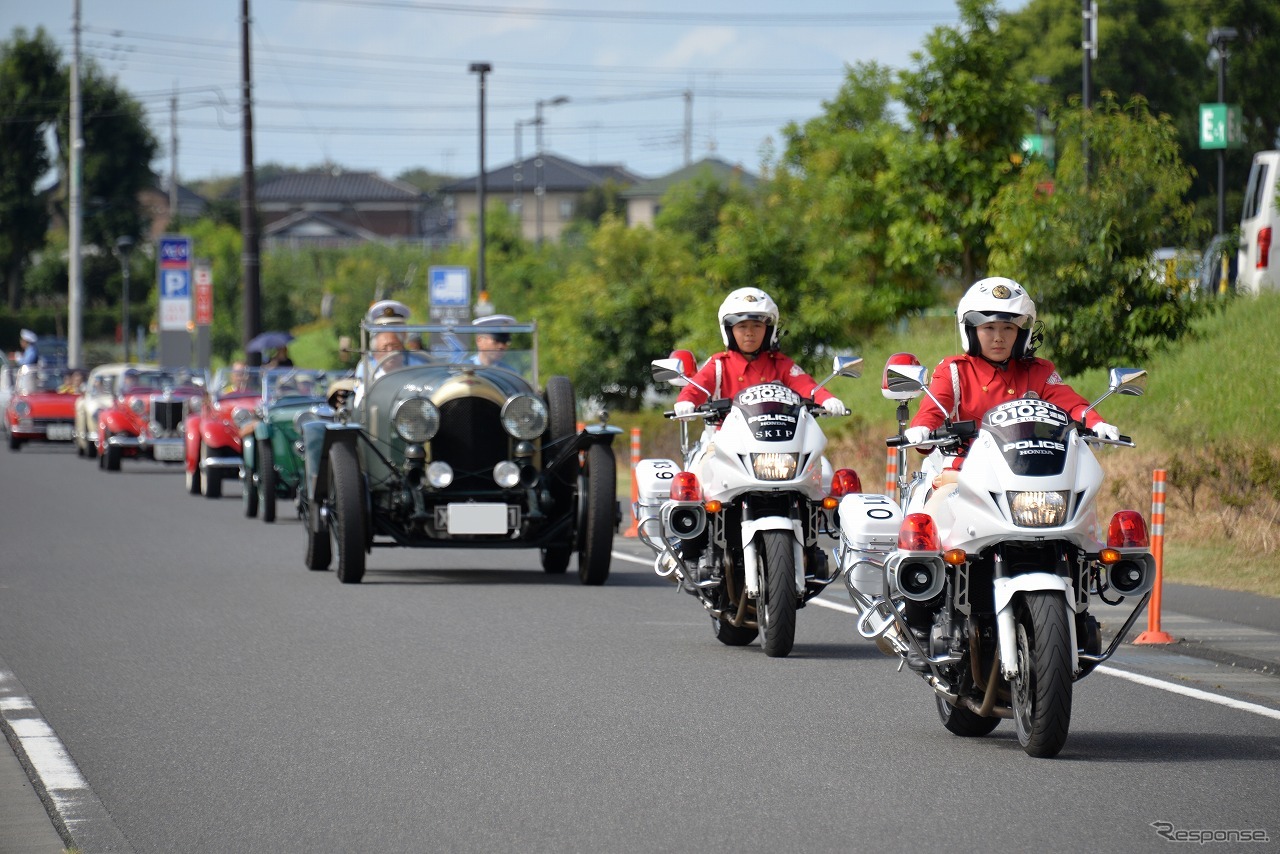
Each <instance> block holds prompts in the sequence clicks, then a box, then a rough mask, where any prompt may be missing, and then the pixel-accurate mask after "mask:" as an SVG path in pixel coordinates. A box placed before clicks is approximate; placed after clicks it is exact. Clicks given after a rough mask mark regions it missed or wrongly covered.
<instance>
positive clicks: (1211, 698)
mask: <svg viewBox="0 0 1280 854" xmlns="http://www.w3.org/2000/svg"><path fill="white" fill-rule="evenodd" d="M613 556H614V557H616V558H619V559H621V560H629V561H632V562H634V563H642V564H644V565H646V566H648V565H649V564H650V561H647V560H641V559H640V558H636V557H632V556H631V555H626V554H623V553H622V552H613ZM809 604H810V605H819V606H821V607H823V608H830V609H831V610H833V611H842V612H844V613H846V614H853V615H855V616H856V615H858V614H859V613H860V612H859V611H858V609H857V608H854V607H851V606H849V605H845V604H843V603H841V602H833V601H831V600H828V599H823V598H821V597H817V598H814V599H810V600H809ZM1097 671H1098V672H1099V673H1105V674H1107V675H1108V676H1115V677H1118V678H1120V679H1128V680H1129V681H1130V682H1136V683H1138V684H1139V685H1146V686H1147V687H1148V688H1158V689H1159V690H1161V691H1168V692H1169V693H1171V694H1181V695H1182V696H1184V697H1191V698H1193V699H1196V700H1204V701H1205V702H1207V703H1216V704H1218V705H1219V706H1226V707H1227V708H1229V709H1237V710H1239V711H1242V712H1251V713H1253V714H1255V715H1262V716H1263V717H1266V718H1273V719H1275V720H1278V721H1280V710H1277V709H1271V708H1268V707H1266V706H1260V705H1258V704H1257V703H1247V702H1245V701H1244V700H1236V699H1233V698H1231V697H1224V696H1223V695H1221V694H1214V693H1212V692H1210V691H1202V690H1200V689H1199V688H1191V687H1188V686H1185V685H1179V684H1177V683H1175V682H1166V681H1165V680H1163V679H1153V678H1152V677H1150V676H1141V675H1139V674H1137V673H1130V672H1129V671H1127V670H1117V669H1116V668H1114V667H1108V666H1106V665H1098V667H1097Z"/></svg>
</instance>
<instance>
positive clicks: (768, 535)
mask: <svg viewBox="0 0 1280 854" xmlns="http://www.w3.org/2000/svg"><path fill="white" fill-rule="evenodd" d="M791 543H792V537H791V534H790V532H788V531H761V532H760V542H759V545H758V546H757V552H756V554H757V555H758V558H757V559H758V560H761V561H763V564H764V565H763V566H762V567H761V569H762V570H763V572H762V573H761V574H762V576H763V577H764V585H763V588H764V589H762V590H761V591H760V601H759V602H758V603H757V604H756V609H757V611H759V613H760V631H761V632H762V634H763V635H764V641H763V642H764V654H765V655H767V656H769V657H770V658H782V657H784V656H787V655H789V654H790V653H791V647H792V646H793V645H794V644H795V640H796V580H795V579H796V559H795V553H794V552H793V551H792V550H791Z"/></svg>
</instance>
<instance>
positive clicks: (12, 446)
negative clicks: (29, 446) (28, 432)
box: [9, 436, 22, 451]
mask: <svg viewBox="0 0 1280 854" xmlns="http://www.w3.org/2000/svg"><path fill="white" fill-rule="evenodd" d="M9 450H11V451H20V450H22V440H21V439H18V438H16V437H14V436H10V437H9Z"/></svg>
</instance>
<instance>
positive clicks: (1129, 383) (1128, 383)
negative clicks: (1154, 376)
mask: <svg viewBox="0 0 1280 854" xmlns="http://www.w3.org/2000/svg"><path fill="white" fill-rule="evenodd" d="M1108 388H1110V389H1111V391H1113V392H1115V393H1116V394H1125V395H1130V396H1132V397H1141V396H1142V394H1143V393H1144V392H1145V391H1146V390H1147V372H1146V371H1145V370H1143V369H1142V368H1112V369H1111V381H1110V383H1108Z"/></svg>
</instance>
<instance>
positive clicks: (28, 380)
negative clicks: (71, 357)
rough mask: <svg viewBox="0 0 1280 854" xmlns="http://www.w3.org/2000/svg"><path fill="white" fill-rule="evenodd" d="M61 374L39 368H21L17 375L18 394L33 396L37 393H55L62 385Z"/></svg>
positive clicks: (60, 372)
mask: <svg viewBox="0 0 1280 854" xmlns="http://www.w3.org/2000/svg"><path fill="white" fill-rule="evenodd" d="M62 375H63V372H62V371H59V370H51V369H45V368H41V369H39V370H32V369H31V368H23V369H22V370H21V371H20V372H19V373H18V393H19V394H34V393H36V392H38V391H57V390H58V387H59V386H61V385H62Z"/></svg>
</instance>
